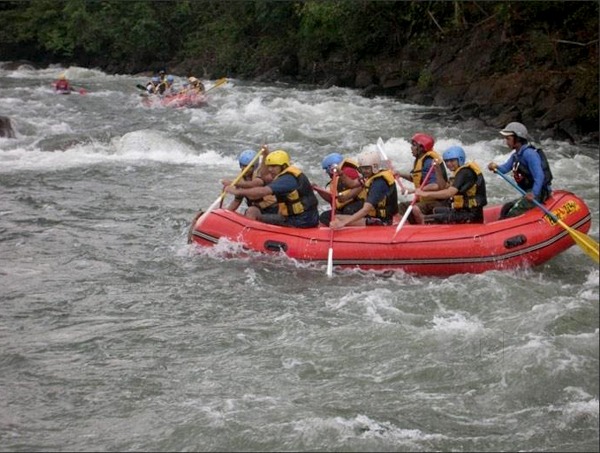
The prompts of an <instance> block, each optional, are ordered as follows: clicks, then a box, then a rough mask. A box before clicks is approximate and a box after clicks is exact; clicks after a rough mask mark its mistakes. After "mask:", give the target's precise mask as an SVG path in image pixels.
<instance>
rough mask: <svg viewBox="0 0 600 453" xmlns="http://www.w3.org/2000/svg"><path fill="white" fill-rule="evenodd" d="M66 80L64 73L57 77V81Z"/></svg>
mask: <svg viewBox="0 0 600 453" xmlns="http://www.w3.org/2000/svg"><path fill="white" fill-rule="evenodd" d="M66 78H67V76H66V75H65V73H64V72H63V73H62V74H60V75H59V76H58V80H65V79H66Z"/></svg>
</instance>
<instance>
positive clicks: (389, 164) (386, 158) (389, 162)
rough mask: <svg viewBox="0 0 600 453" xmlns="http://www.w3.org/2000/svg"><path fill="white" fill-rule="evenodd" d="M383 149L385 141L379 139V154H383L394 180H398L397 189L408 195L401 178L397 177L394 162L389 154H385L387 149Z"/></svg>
mask: <svg viewBox="0 0 600 453" xmlns="http://www.w3.org/2000/svg"><path fill="white" fill-rule="evenodd" d="M383 147H384V143H383V139H382V138H381V137H379V138H378V139H377V149H379V154H381V157H383V160H385V161H386V162H387V166H388V168H389V169H390V170H392V173H393V174H394V179H395V180H396V188H397V189H398V191H399V192H400V193H401V194H402V195H406V194H407V193H408V191H407V190H406V189H405V188H404V186H403V185H402V181H401V180H400V179H401V178H400V176H396V172H395V171H394V166H393V165H392V161H391V160H390V159H389V158H388V157H387V154H386V153H385V149H384V148H383Z"/></svg>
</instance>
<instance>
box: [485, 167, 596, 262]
mask: <svg viewBox="0 0 600 453" xmlns="http://www.w3.org/2000/svg"><path fill="white" fill-rule="evenodd" d="M494 173H496V174H497V175H500V177H501V178H502V179H504V180H505V181H506V182H507V183H509V184H510V185H511V186H513V187H514V188H515V189H517V190H518V191H519V192H520V193H521V195H523V196H525V195H527V193H526V192H525V191H524V190H523V189H521V188H520V187H519V186H518V185H517V184H516V183H515V182H513V181H511V180H510V179H509V178H508V177H507V176H506V175H503V174H502V173H500V172H499V171H496V170H495V171H494ZM532 201H533V202H534V203H535V205H536V206H537V207H538V208H540V209H541V210H542V211H544V212H545V213H546V215H547V216H548V217H550V218H551V219H552V220H553V221H554V222H556V223H557V224H559V225H560V226H561V227H563V228H564V229H565V230H566V231H567V233H569V235H570V236H571V239H573V241H575V243H576V244H577V245H578V246H579V247H581V249H582V250H583V251H584V252H585V253H587V255H588V256H589V257H590V258H592V259H593V260H594V261H596V263H598V262H599V261H598V243H597V242H596V241H594V240H593V239H592V238H591V237H589V236H588V235H587V234H585V233H582V232H580V231H577V230H575V229H573V228H571V227H570V226H569V225H567V224H566V223H565V222H563V221H562V220H561V219H559V218H558V217H557V216H556V215H554V214H553V213H552V211H550V210H549V209H548V208H546V207H545V206H544V205H543V204H542V203H540V202H539V201H537V200H536V199H535V198H534V199H533V200H532Z"/></svg>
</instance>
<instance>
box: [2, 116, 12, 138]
mask: <svg viewBox="0 0 600 453" xmlns="http://www.w3.org/2000/svg"><path fill="white" fill-rule="evenodd" d="M0 137H6V138H15V131H14V129H13V127H12V124H11V122H10V118H9V117H7V116H0Z"/></svg>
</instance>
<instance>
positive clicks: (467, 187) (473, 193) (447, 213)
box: [415, 146, 487, 223]
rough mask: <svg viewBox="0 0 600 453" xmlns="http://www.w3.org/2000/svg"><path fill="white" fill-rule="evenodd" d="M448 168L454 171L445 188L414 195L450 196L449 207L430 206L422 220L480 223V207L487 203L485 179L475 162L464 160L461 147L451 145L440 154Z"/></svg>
mask: <svg viewBox="0 0 600 453" xmlns="http://www.w3.org/2000/svg"><path fill="white" fill-rule="evenodd" d="M442 158H443V159H444V162H445V163H446V166H447V167H448V170H450V171H451V172H453V173H454V180H453V181H452V185H451V186H449V187H447V188H446V189H442V190H436V191H429V192H425V191H423V190H421V189H416V190H415V195H417V196H419V197H421V196H425V195H426V196H428V197H430V198H435V199H437V200H447V199H449V198H451V199H452V208H446V207H434V208H433V214H430V215H426V216H425V223H429V222H431V223H483V207H484V206H485V205H486V204H487V196H486V189H485V179H484V178H483V174H482V173H481V170H480V169H479V166H478V165H477V164H476V163H475V162H466V155H465V150H464V149H462V148H461V147H460V146H451V147H450V148H448V149H447V150H446V151H444V154H443V155H442Z"/></svg>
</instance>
